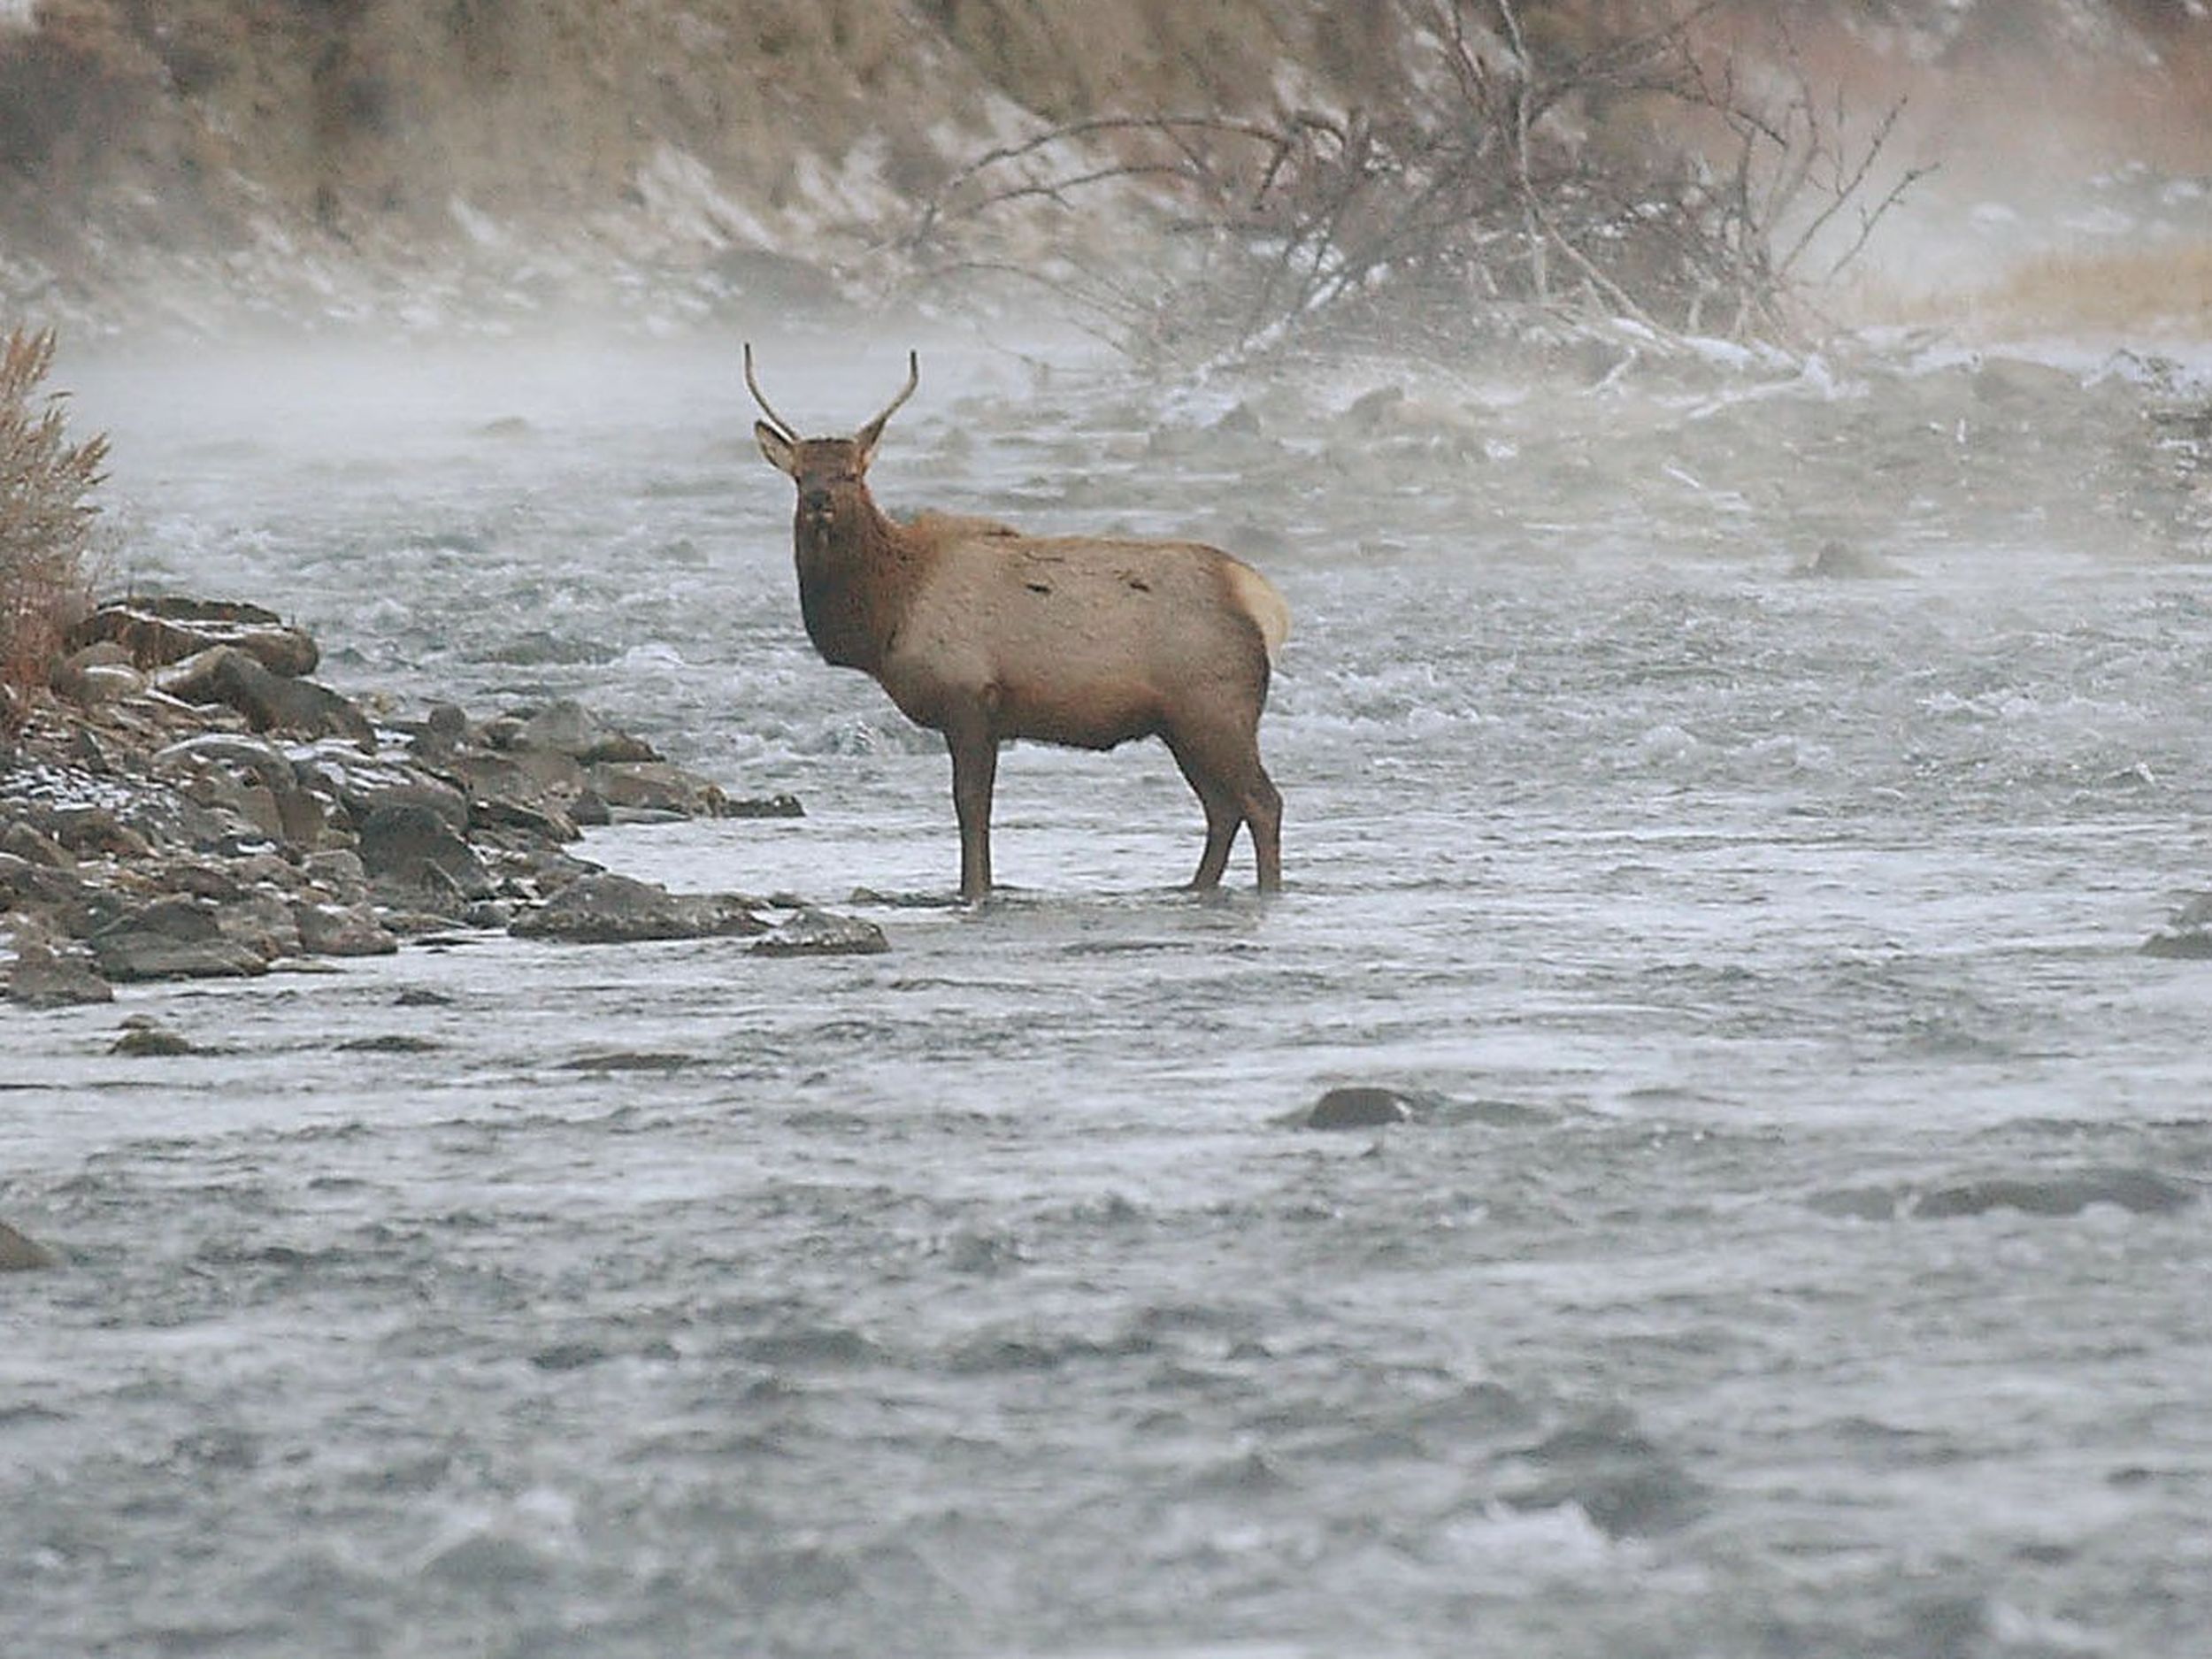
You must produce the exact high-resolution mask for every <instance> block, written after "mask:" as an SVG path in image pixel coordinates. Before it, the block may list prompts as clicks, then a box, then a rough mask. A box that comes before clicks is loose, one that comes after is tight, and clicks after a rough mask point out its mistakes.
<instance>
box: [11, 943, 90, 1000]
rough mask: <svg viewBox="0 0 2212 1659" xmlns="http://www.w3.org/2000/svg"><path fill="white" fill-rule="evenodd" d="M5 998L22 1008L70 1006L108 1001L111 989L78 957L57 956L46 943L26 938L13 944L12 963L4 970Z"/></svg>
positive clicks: (88, 964)
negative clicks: (13, 955) (6, 991)
mask: <svg viewBox="0 0 2212 1659" xmlns="http://www.w3.org/2000/svg"><path fill="white" fill-rule="evenodd" d="M8 1000H9V1001H11V1002H20V1003H22V1004H23V1006H24V1007H26V1008H73V1007H76V1006H79V1005H81V1004H82V1003H86V1002H113V1001H114V1000H115V989H114V987H112V986H111V985H109V983H108V982H107V981H106V980H105V979H102V978H101V977H100V976H99V975H98V974H97V973H96V972H93V968H92V964H90V963H88V962H86V961H85V960H83V959H82V958H81V957H79V956H61V955H58V953H56V951H55V950H54V949H52V947H50V946H48V945H44V944H40V943H38V942H36V941H23V942H20V943H19V944H18V945H17V946H16V955H15V966H14V967H13V968H12V969H11V970H10V971H9V973H8Z"/></svg>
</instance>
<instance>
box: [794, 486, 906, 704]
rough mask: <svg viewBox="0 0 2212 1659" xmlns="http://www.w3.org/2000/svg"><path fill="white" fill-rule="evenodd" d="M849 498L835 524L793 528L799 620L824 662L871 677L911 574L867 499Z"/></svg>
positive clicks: (803, 521) (862, 495) (863, 494)
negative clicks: (864, 672) (797, 566)
mask: <svg viewBox="0 0 2212 1659" xmlns="http://www.w3.org/2000/svg"><path fill="white" fill-rule="evenodd" d="M855 497H856V498H855V499H853V500H851V501H849V502H841V503H839V507H838V521H837V522H835V523H834V524H833V525H830V526H826V527H823V526H816V525H814V524H811V523H810V522H809V520H808V519H807V518H806V516H805V515H804V514H803V513H801V514H800V515H799V516H798V517H797V518H796V519H795V522H794V525H793V529H792V540H793V543H794V546H795V549H796V551H797V555H798V565H799V614H800V616H801V617H802V618H804V620H805V622H806V633H807V638H809V639H810V640H812V641H814V649H816V650H818V651H819V652H820V653H821V654H822V657H823V660H824V661H826V662H829V663H833V664H836V665H837V666H838V667H840V668H859V669H864V670H866V671H867V672H870V673H873V672H875V671H876V669H877V667H878V666H879V664H881V663H882V661H883V654H884V652H885V650H886V649H887V648H888V646H889V645H890V642H891V636H892V635H893V634H895V632H896V631H897V628H898V623H899V618H901V617H902V615H904V614H905V611H906V601H907V595H908V594H909V593H910V591H911V589H912V587H913V584H914V581H915V580H916V578H917V577H918V575H919V572H918V570H917V569H916V568H915V563H916V562H915V559H914V557H913V556H912V553H911V551H910V549H907V548H906V547H904V546H902V544H901V542H900V541H899V537H898V533H897V530H896V528H895V526H893V525H892V523H891V521H890V520H889V519H888V518H885V517H884V516H883V514H882V512H881V511H879V510H878V508H877V506H876V504H875V503H874V501H872V499H870V497H869V495H868V492H867V491H866V490H865V489H861V490H857V491H856V492H855Z"/></svg>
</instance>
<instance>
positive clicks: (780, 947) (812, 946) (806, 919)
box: [753, 907, 891, 956]
mask: <svg viewBox="0 0 2212 1659" xmlns="http://www.w3.org/2000/svg"><path fill="white" fill-rule="evenodd" d="M888 949H891V941H889V940H888V939H887V938H885V937H884V933H883V929H881V928H880V927H878V926H876V925H875V924H874V923H873V922H871V921H866V920H864V919H863V918H860V917H857V916H840V915H838V914H837V913H836V912H835V911H833V910H815V909H813V908H811V907H809V908H807V909H805V910H801V911H800V912H799V913H798V914H797V915H796V916H794V917H793V918H791V919H790V920H789V921H787V922H786V923H784V924H783V925H782V926H780V927H778V928H777V929H776V930H775V931H774V932H773V933H770V934H769V935H768V936H767V937H766V938H765V939H763V940H761V941H759V942H757V944H755V945H754V947H753V954H754V955H756V956H880V955H881V954H882V953H883V952H885V951H887V950H888Z"/></svg>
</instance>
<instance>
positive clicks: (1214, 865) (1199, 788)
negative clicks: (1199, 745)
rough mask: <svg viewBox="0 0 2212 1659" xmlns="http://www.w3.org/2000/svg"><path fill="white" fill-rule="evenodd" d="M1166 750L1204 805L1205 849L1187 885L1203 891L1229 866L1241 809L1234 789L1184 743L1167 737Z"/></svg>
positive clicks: (1241, 822) (1216, 884)
mask: <svg viewBox="0 0 2212 1659" xmlns="http://www.w3.org/2000/svg"><path fill="white" fill-rule="evenodd" d="M1168 753H1170V754H1171V755H1172V756H1174V757H1175V764H1176V765H1177V766H1178V767H1179V768H1180V769H1181V771H1182V773H1183V780H1184V781H1185V782H1186V783H1187V784H1189V785H1190V787H1191V793H1192V794H1194V795H1196V796H1197V797H1198V803H1199V804H1200V805H1201V806H1202V807H1204V808H1205V809H1206V850H1205V851H1204V853H1202V855H1200V856H1199V860H1198V873H1197V874H1195V875H1194V876H1193V877H1192V878H1191V879H1190V886H1191V889H1192V891H1194V892H1198V893H1203V892H1207V891H1210V889H1212V888H1214V887H1219V886H1220V885H1221V872H1223V871H1225V870H1226V869H1227V868H1228V867H1229V849H1230V848H1231V847H1232V846H1233V845H1234V844H1235V842H1236V839H1237V832H1238V831H1239V830H1240V829H1242V828H1243V827H1244V813H1243V812H1242V811H1241V810H1240V809H1239V807H1238V804H1237V797H1236V795H1235V792H1234V791H1233V790H1231V789H1228V788H1225V787H1223V785H1222V784H1221V782H1220V781H1219V780H1217V778H1215V777H1214V775H1213V774H1212V773H1210V772H1207V771H1205V770H1204V769H1203V767H1202V765H1201V764H1200V763H1199V762H1198V761H1197V760H1196V758H1195V757H1194V756H1193V755H1192V753H1191V752H1190V749H1189V748H1188V746H1187V745H1185V744H1182V743H1178V742H1172V741H1171V742H1170V743H1169V744H1168Z"/></svg>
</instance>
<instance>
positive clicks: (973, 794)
mask: <svg viewBox="0 0 2212 1659" xmlns="http://www.w3.org/2000/svg"><path fill="white" fill-rule="evenodd" d="M945 746H946V747H947V748H948V749H951V751H952V810H953V814H954V816H955V817H956V818H958V819H959V820H960V896H961V897H962V898H964V899H970V900H973V899H980V898H983V897H985V896H987V895H988V894H989V893H990V891H991V791H992V788H993V787H994V786H995V784H996V782H997V780H998V739H997V738H995V737H994V736H993V735H992V734H991V733H990V730H989V728H988V727H987V726H985V725H984V724H983V723H982V722H980V721H963V722H959V723H956V724H955V725H953V726H949V727H948V728H947V730H946V732H945Z"/></svg>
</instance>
